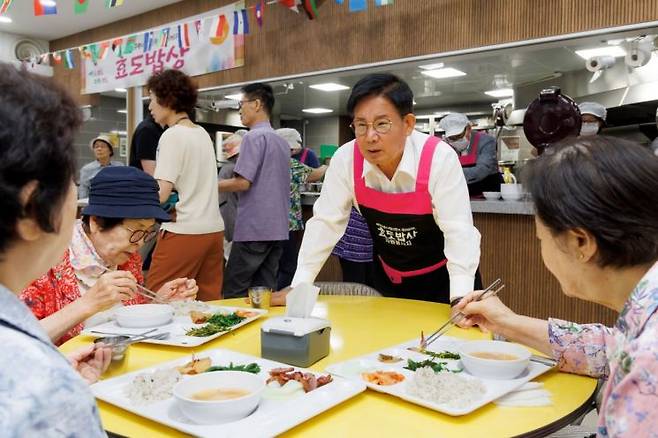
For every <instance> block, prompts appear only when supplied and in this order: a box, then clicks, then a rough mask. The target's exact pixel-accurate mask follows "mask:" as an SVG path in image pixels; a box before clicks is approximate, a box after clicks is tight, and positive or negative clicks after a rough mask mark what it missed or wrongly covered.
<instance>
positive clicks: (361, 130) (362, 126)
mask: <svg viewBox="0 0 658 438" xmlns="http://www.w3.org/2000/svg"><path fill="white" fill-rule="evenodd" d="M368 126H372V129H374V130H375V132H376V133H377V134H386V133H387V132H388V131H390V130H391V126H393V122H391V121H390V120H386V119H383V120H375V121H374V122H372V123H366V122H354V123H352V124H351V125H350V128H352V130H353V131H354V134H355V135H357V136H363V135H366V134H367V133H368Z"/></svg>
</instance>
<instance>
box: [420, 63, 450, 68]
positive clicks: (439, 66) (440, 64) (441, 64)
mask: <svg viewBox="0 0 658 438" xmlns="http://www.w3.org/2000/svg"><path fill="white" fill-rule="evenodd" d="M444 65H445V64H444V63H442V62H437V63H436V64H427V65H419V66H418V68H422V69H423V70H436V69H438V68H443V66H444Z"/></svg>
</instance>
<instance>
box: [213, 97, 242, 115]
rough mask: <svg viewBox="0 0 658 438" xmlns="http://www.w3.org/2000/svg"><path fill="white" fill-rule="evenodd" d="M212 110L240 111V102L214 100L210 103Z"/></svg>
mask: <svg viewBox="0 0 658 438" xmlns="http://www.w3.org/2000/svg"><path fill="white" fill-rule="evenodd" d="M210 109H212V110H213V111H215V112H217V111H219V110H223V109H238V101H236V100H228V99H226V100H213V101H211V102H210Z"/></svg>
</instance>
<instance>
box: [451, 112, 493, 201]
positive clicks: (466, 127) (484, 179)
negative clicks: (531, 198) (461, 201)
mask: <svg viewBox="0 0 658 438" xmlns="http://www.w3.org/2000/svg"><path fill="white" fill-rule="evenodd" d="M439 129H441V130H443V131H445V140H446V142H447V143H448V144H449V145H450V146H452V148H453V149H454V150H455V152H457V155H458V157H459V163H460V164H461V166H462V169H463V170H464V176H465V177H466V184H468V194H469V195H470V196H471V197H479V196H482V192H499V191H500V182H501V176H500V173H499V172H498V160H497V159H496V139H495V138H493V137H492V136H490V135H487V134H484V133H482V132H478V131H473V127H472V126H471V123H470V122H469V120H468V117H466V116H465V115H464V114H461V113H450V114H448V115H447V116H445V117H444V118H442V119H441V121H440V122H439Z"/></svg>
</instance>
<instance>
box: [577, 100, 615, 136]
mask: <svg viewBox="0 0 658 438" xmlns="http://www.w3.org/2000/svg"><path fill="white" fill-rule="evenodd" d="M578 109H580V115H581V117H582V120H583V124H582V125H581V127H580V135H582V136H587V135H597V134H598V133H600V132H601V129H603V128H604V127H605V119H606V116H607V115H608V112H607V111H606V109H605V107H604V106H603V105H601V104H600V103H596V102H583V103H581V104H580V105H578Z"/></svg>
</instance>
